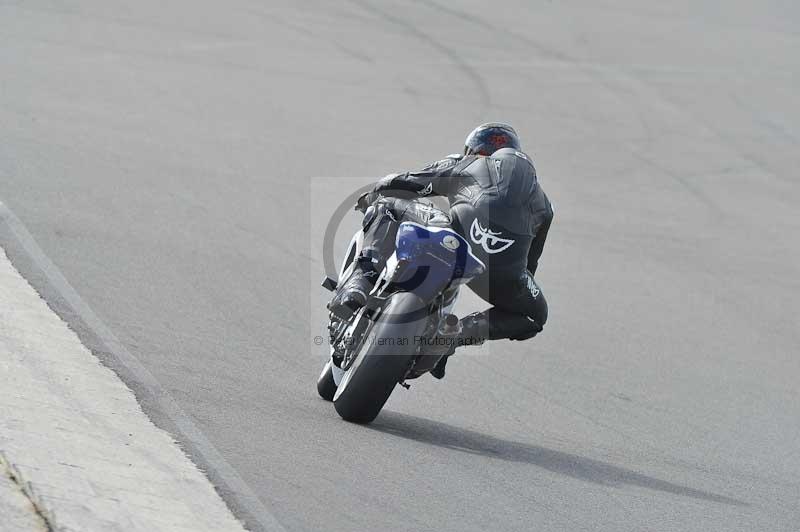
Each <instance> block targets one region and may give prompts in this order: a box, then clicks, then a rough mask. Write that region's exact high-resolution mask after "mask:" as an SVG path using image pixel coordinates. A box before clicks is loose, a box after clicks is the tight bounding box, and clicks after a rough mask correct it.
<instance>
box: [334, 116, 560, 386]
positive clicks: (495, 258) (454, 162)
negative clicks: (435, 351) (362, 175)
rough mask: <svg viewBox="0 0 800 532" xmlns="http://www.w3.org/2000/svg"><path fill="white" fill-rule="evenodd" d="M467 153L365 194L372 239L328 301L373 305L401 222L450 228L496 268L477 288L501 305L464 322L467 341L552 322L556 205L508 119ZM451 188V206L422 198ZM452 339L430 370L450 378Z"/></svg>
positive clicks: (484, 131) (350, 307) (362, 206)
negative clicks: (548, 246)
mask: <svg viewBox="0 0 800 532" xmlns="http://www.w3.org/2000/svg"><path fill="white" fill-rule="evenodd" d="M464 144H465V146H464V154H463V155H459V154H456V155H450V156H448V157H446V158H444V159H442V160H440V161H437V162H434V163H433V164H430V165H428V166H426V167H425V168H423V169H422V170H419V171H416V172H404V173H400V174H391V175H389V176H387V177H385V178H383V179H382V180H380V181H379V182H378V183H377V184H376V185H375V187H374V188H373V190H372V192H369V193H367V194H364V195H362V196H361V198H359V201H358V205H357V206H356V208H357V209H359V210H361V211H362V212H364V213H365V216H364V219H363V222H362V227H363V230H364V246H363V249H362V251H361V253H360V255H359V257H357V266H356V268H354V271H353V274H352V275H351V276H350V277H349V278H348V279H347V280H346V281H345V282H344V283H342V285H341V286H340V288H339V289H338V290H337V293H336V295H335V296H334V297H333V299H332V300H331V302H330V303H329V305H328V306H329V308H330V310H331V311H332V312H334V313H335V314H337V315H340V316H347V315H349V314H350V313H352V312H354V311H356V310H357V309H359V308H361V307H362V306H363V305H365V304H366V301H367V294H369V292H370V290H371V289H372V286H373V282H374V279H375V278H376V277H377V272H379V271H380V269H381V268H382V267H383V265H384V261H385V260H386V259H387V258H388V255H389V254H391V251H392V249H393V247H392V246H393V244H394V237H395V235H396V233H397V229H398V227H399V223H400V222H402V221H414V222H417V223H420V224H423V225H435V226H450V227H452V228H453V229H454V230H455V231H456V232H458V233H459V234H460V235H461V236H463V237H464V238H466V239H467V240H468V241H470V242H471V245H472V250H473V253H474V254H475V255H476V256H477V257H478V258H479V259H481V260H482V261H483V262H484V264H485V265H486V266H487V268H486V271H485V272H484V273H483V274H481V275H479V276H478V277H476V278H474V279H473V280H472V281H470V283H469V287H470V288H471V289H472V290H473V291H474V292H475V293H476V294H478V296H480V297H481V298H482V299H484V300H485V301H487V302H488V303H489V304H491V305H492V307H490V308H489V309H487V310H485V311H483V312H476V313H473V314H470V315H468V316H465V317H464V318H462V319H461V320H460V325H461V330H462V333H461V336H462V338H463V339H464V341H463V342H460V343H461V344H462V345H463V344H476V343H481V342H483V340H485V339H489V340H497V339H503V338H508V339H511V340H527V339H529V338H532V337H534V336H535V335H536V334H537V333H539V332H541V330H542V326H543V325H544V324H545V322H546V321H547V302H546V300H545V298H544V295H543V294H542V290H541V288H540V287H539V285H538V284H537V283H536V281H535V280H534V274H535V273H536V268H537V265H538V262H539V258H540V256H541V254H542V250H543V248H544V242H545V239H546V238H547V232H548V230H549V228H550V223H551V221H552V219H553V208H552V205H551V204H550V201H549V199H548V198H547V196H546V195H545V193H544V191H543V190H542V188H541V186H540V184H539V181H538V179H537V176H536V170H535V168H534V166H533V162H532V161H531V159H530V157H529V156H528V155H526V154H525V153H524V152H522V151H521V149H522V148H521V146H520V141H519V137H518V136H517V133H516V131H514V129H513V128H512V127H511V126H509V125H507V124H502V123H486V124H482V125H480V126H478V127H476V128H475V129H474V130H473V131H472V132H470V134H469V135H468V136H467V138H466V140H465V142H464ZM428 196H446V197H447V199H448V201H449V203H450V214H449V215H448V214H447V213H445V212H443V211H441V210H439V209H437V208H435V207H434V206H432V205H429V204H426V203H423V202H420V201H419V198H421V197H428ZM453 351H454V347H450V348H449V350H448V351H447V352H446V353H445V354H446V355H448V356H445V357H443V358H442V359H441V361H440V363H439V365H438V366H437V367H436V368H435V369H434V370H433V371H431V374H433V376H434V377H436V378H440V379H441V378H443V377H444V374H445V364H446V362H447V359H448V357H449V355H451V354H452V353H453Z"/></svg>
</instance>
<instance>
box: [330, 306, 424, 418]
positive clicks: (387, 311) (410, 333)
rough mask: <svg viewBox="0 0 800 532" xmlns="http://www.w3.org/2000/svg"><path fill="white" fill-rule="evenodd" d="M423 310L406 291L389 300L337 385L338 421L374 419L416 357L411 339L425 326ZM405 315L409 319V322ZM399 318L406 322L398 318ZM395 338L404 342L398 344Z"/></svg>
mask: <svg viewBox="0 0 800 532" xmlns="http://www.w3.org/2000/svg"><path fill="white" fill-rule="evenodd" d="M425 307H426V305H425V303H424V302H423V301H422V300H421V299H420V298H418V297H417V296H415V295H414V294H411V293H408V292H399V293H397V294H395V295H393V296H392V297H391V299H390V301H389V303H388V304H387V305H386V307H385V308H384V310H383V312H382V313H381V315H380V316H379V317H378V321H377V323H376V324H375V325H374V326H373V328H372V330H371V331H370V334H369V339H368V340H369V341H370V343H369V345H366V346H364V347H363V349H362V352H361V353H359V355H358V358H356V360H355V362H354V363H353V365H352V366H351V367H350V368H348V370H347V372H346V373H345V374H344V377H342V380H341V382H340V383H339V387H338V390H337V392H336V394H335V396H334V399H333V406H334V407H335V408H336V412H338V413H339V415H340V416H341V417H342V419H344V420H346V421H352V422H354V423H370V422H371V421H372V420H374V419H375V418H376V417H377V416H378V413H379V412H380V411H381V408H383V405H384V404H386V401H387V400H388V399H389V396H390V395H391V394H392V391H393V390H394V387H395V385H396V384H397V383H398V382H399V381H400V380H402V379H403V377H405V374H406V372H407V371H408V368H409V367H410V366H411V363H412V361H413V360H414V357H415V356H416V354H417V343H416V342H415V341H414V340H415V337H416V336H419V335H420V334H422V333H423V332H424V330H425V327H426V325H427V323H428V315H427V312H425ZM412 313H413V314H412ZM409 315H412V316H413V319H410V320H409V319H408V316H409ZM402 316H404V317H406V319H398V317H402ZM392 339H394V341H392ZM397 339H407V342H406V343H402V344H401V342H399V341H397ZM381 340H383V341H381ZM398 344H400V345H398Z"/></svg>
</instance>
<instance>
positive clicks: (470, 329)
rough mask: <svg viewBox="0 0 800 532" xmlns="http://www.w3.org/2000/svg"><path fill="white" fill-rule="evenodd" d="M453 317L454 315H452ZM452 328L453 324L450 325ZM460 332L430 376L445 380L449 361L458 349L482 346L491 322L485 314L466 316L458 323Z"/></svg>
mask: <svg viewBox="0 0 800 532" xmlns="http://www.w3.org/2000/svg"><path fill="white" fill-rule="evenodd" d="M451 316H452V314H451ZM450 325H451V326H452V324H450ZM456 327H457V329H458V332H457V334H455V335H454V338H453V341H452V342H449V343H448V346H449V349H448V351H447V352H446V353H445V354H444V356H442V358H440V359H439V362H437V363H436V366H434V368H433V369H432V370H431V371H430V374H431V375H432V376H433V377H434V378H436V379H443V378H444V375H445V368H446V367H447V360H448V359H449V358H450V357H451V356H452V355H453V354H455V352H456V347H461V346H465V345H481V344H482V343H483V342H485V341H486V338H488V336H489V321H488V320H487V319H486V316H485V313H483V312H475V313H473V314H470V315H468V316H464V317H463V318H462V319H460V320H459V321H458V324H457V326H456Z"/></svg>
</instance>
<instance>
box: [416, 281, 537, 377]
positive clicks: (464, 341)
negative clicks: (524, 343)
mask: <svg viewBox="0 0 800 532" xmlns="http://www.w3.org/2000/svg"><path fill="white" fill-rule="evenodd" d="M493 285H494V287H493V289H492V290H491V291H490V290H489V289H488V287H485V286H481V285H480V284H478V285H477V286H475V287H473V290H475V292H476V293H478V295H480V296H481V297H483V298H484V299H486V300H487V301H490V302H492V303H494V304H495V306H493V307H491V308H489V309H487V310H485V311H483V312H475V313H473V314H469V315H467V316H465V317H463V318H462V319H461V320H460V324H461V333H460V334H459V337H458V338H457V339H456V341H454V342H453V343H452V348H451V349H450V351H449V352H448V353H446V356H444V357H442V359H441V360H440V361H439V363H438V364H437V365H436V367H435V368H434V369H433V370H431V375H433V376H434V377H436V378H437V379H441V378H443V377H444V375H445V367H446V365H447V359H448V358H449V357H450V355H452V354H453V353H454V352H455V347H458V346H464V345H479V344H481V343H483V342H484V341H486V340H501V339H510V340H528V339H530V338H533V337H534V336H536V335H537V334H538V333H540V332H541V331H542V327H543V326H544V324H545V322H546V321H547V300H545V298H544V294H542V290H541V288H540V287H539V286H538V285H537V284H536V282H535V281H534V280H533V275H531V273H530V272H528V271H525V273H524V274H523V275H522V276H521V277H519V278H517V279H513V280H508V281H505V282H503V281H501V282H495V283H493Z"/></svg>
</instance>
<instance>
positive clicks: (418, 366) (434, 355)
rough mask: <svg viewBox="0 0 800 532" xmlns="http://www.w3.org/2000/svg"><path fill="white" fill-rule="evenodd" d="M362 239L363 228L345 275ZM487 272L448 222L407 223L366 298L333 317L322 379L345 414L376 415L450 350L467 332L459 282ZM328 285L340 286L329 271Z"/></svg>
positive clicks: (360, 419) (323, 391)
mask: <svg viewBox="0 0 800 532" xmlns="http://www.w3.org/2000/svg"><path fill="white" fill-rule="evenodd" d="M362 245H363V233H362V232H361V231H359V232H358V233H356V234H355V236H354V237H353V238H352V240H351V241H350V245H349V246H348V252H347V253H346V254H345V257H346V258H345V260H344V261H343V264H342V266H341V269H340V271H339V279H340V280H343V279H347V278H348V276H349V275H350V274H351V273H352V271H353V269H354V268H355V267H356V263H355V262H356V261H355V257H357V256H358V255H359V252H360V250H361V247H362ZM484 270H485V265H484V264H483V262H481V260H480V259H478V258H477V257H476V256H475V255H473V253H472V249H471V247H470V245H469V243H468V242H467V241H466V240H465V239H464V238H462V237H461V236H460V235H459V234H458V233H456V232H455V231H453V230H452V229H450V228H443V227H429V226H422V225H420V224H417V223H414V222H402V223H401V224H400V226H399V228H398V231H397V236H396V238H395V246H394V252H393V253H392V255H391V256H390V257H389V258H388V260H387V261H386V265H385V267H384V268H383V270H382V271H381V272H380V274H379V275H378V277H377V280H376V282H375V285H374V288H373V289H372V291H371V292H370V294H369V297H368V300H367V304H366V305H365V306H364V307H362V308H361V309H359V310H358V311H356V312H355V313H353V314H352V315H351V316H350V317H348V318H346V319H343V318H341V317H339V316H336V315H334V314H333V313H331V314H330V316H329V323H328V332H329V336H330V359H329V360H328V361H327V362H326V364H325V366H324V367H323V369H322V373H321V374H320V376H319V379H318V380H317V391H318V392H319V395H320V396H321V397H322V398H323V399H325V400H328V401H333V406H334V408H335V409H336V412H338V414H339V415H340V416H341V417H342V418H343V419H345V420H347V421H353V422H357V423H369V422H371V421H372V420H374V419H375V417H376V416H377V415H378V413H379V412H380V411H381V408H383V405H384V404H385V403H386V401H387V400H388V399H389V396H390V395H391V394H392V391H393V390H394V389H395V387H396V385H397V384H400V385H402V386H403V387H405V388H409V387H410V385H409V384H408V383H407V382H406V381H408V380H412V379H416V378H418V377H420V376H422V375H424V374H425V373H427V372H428V371H430V370H431V369H433V368H434V367H435V366H436V364H437V363H438V362H439V359H440V358H442V357H443V356H445V352H446V351H447V349H445V350H443V349H442V348H441V345H446V344H447V342H448V341H449V340H452V339H455V338H456V337H457V335H458V334H459V333H460V332H461V330H460V326H459V320H458V318H457V317H456V316H455V315H453V314H451V313H450V312H449V311H450V309H452V307H453V304H454V303H455V300H456V298H457V296H458V292H459V289H460V287H461V285H463V284H466V283H468V282H469V281H470V280H471V279H473V278H474V277H476V276H478V275H480V274H481V273H483V271H484ZM322 286H323V287H325V288H327V289H328V290H330V291H334V290H336V287H337V281H336V280H334V279H331V278H329V277H326V278H325V280H324V281H323V283H322Z"/></svg>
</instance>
